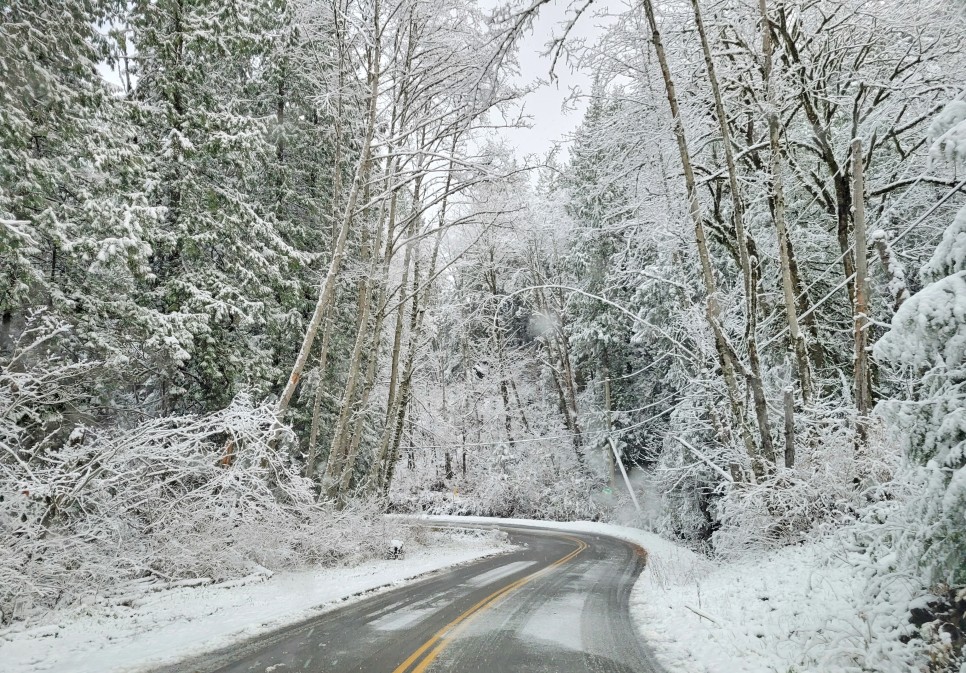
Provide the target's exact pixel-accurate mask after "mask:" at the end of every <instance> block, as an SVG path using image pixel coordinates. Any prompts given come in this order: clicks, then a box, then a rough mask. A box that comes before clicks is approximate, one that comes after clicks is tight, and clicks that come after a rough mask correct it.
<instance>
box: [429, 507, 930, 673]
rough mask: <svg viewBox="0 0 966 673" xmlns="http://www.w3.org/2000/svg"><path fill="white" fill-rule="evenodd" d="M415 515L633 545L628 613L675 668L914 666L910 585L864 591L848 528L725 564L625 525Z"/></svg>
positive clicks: (865, 581)
mask: <svg viewBox="0 0 966 673" xmlns="http://www.w3.org/2000/svg"><path fill="white" fill-rule="evenodd" d="M422 518H424V519H428V520H434V521H446V522H463V523H467V524H472V523H496V522H501V523H507V524H520V525H525V526H539V527H542V528H550V529H554V530H564V531H574V532H586V533H596V534H600V535H611V536H613V537H616V538H619V539H622V540H626V541H628V542H631V543H634V544H637V545H640V546H641V547H643V548H644V549H645V550H646V551H647V559H648V561H647V567H646V569H645V570H644V572H643V573H642V574H641V577H640V579H639V580H638V581H637V584H636V585H635V586H634V590H633V592H632V595H631V606H630V609H631V613H632V616H633V617H634V620H635V622H636V623H637V626H638V629H639V631H640V633H641V635H642V637H643V639H644V641H645V643H646V644H647V646H648V647H650V648H651V650H652V651H653V652H654V654H655V655H656V657H657V659H658V660H659V661H660V662H661V663H662V664H663V665H664V666H665V667H666V669H667V670H668V671H673V672H674V673H805V672H806V671H822V672H823V673H838V672H846V671H849V672H856V673H857V672H859V671H868V670H876V671H880V672H881V673H893V672H895V673H899V672H900V671H902V672H905V671H914V670H918V669H916V668H914V662H913V661H912V660H911V659H912V657H913V651H912V647H913V646H908V647H907V646H903V645H902V644H900V643H899V642H898V640H897V639H896V637H895V636H896V633H897V631H899V630H900V629H901V628H902V626H903V624H907V622H908V608H909V606H910V605H912V604H913V603H912V601H913V599H914V595H915V593H916V591H915V587H914V586H912V585H911V584H910V585H906V584H904V583H903V582H901V581H899V580H895V581H890V582H889V583H888V584H887V585H885V586H882V587H880V588H879V590H878V594H877V595H876V596H874V597H873V596H871V592H870V589H869V587H870V575H869V573H870V572H871V569H870V567H869V564H868V563H862V562H861V561H860V560H859V559H857V558H853V557H852V555H853V553H852V552H849V551H847V548H846V547H847V546H846V545H845V544H843V540H844V539H846V537H847V536H843V537H838V538H823V539H822V540H820V541H817V542H812V543H809V544H807V545H801V546H796V547H786V548H783V549H780V550H777V551H773V552H769V553H763V554H760V555H755V556H751V555H749V556H747V557H745V558H743V559H741V560H737V561H730V562H727V563H726V562H719V561H712V560H710V559H708V558H706V557H703V556H700V555H698V554H695V553H694V552H692V551H690V550H688V549H686V548H684V547H682V546H680V545H677V544H675V543H673V542H670V541H668V540H666V539H664V538H662V537H660V536H658V535H655V534H653V533H648V532H645V531H641V530H637V529H634V528H628V527H624V526H614V525H608V524H600V523H591V522H572V523H556V522H547V521H533V520H526V519H489V518H484V517H442V516H440V517H422Z"/></svg>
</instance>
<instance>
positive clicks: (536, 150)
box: [481, 0, 613, 156]
mask: <svg viewBox="0 0 966 673" xmlns="http://www.w3.org/2000/svg"><path fill="white" fill-rule="evenodd" d="M481 4H482V5H483V6H484V7H490V6H492V7H495V6H497V5H499V4H502V2H501V1H500V0H482V2H481ZM568 4H569V2H568V0H555V2H551V3H548V4H547V5H544V6H543V7H542V8H541V10H540V14H539V16H538V18H537V20H536V22H535V23H534V26H533V30H532V32H529V33H528V34H527V35H526V36H525V37H524V39H523V40H522V42H521V45H520V53H519V60H520V71H521V72H520V82H521V83H525V82H533V81H535V80H537V79H542V80H545V81H546V80H548V79H549V73H550V64H551V59H550V57H549V56H541V53H542V52H544V51H546V49H547V46H546V45H547V42H549V41H550V40H551V39H552V38H553V36H554V35H555V34H560V33H561V32H562V28H561V26H560V24H561V22H563V21H566V20H567V19H568V18H569V16H570V15H569V14H568V13H567V11H566V9H567V6H568ZM611 4H613V2H606V1H604V0H599V1H598V2H597V3H595V4H594V5H593V6H592V7H591V9H590V10H588V11H587V12H585V13H584V15H583V16H581V18H580V20H579V21H578V23H577V25H576V26H575V28H574V30H573V31H572V32H571V33H570V38H571V39H580V38H584V39H587V40H592V39H594V38H595V37H597V36H599V35H600V34H601V33H602V32H603V28H602V27H603V26H605V25H606V24H607V23H608V18H607V17H605V16H598V15H597V14H598V13H602V12H603V11H604V10H605V9H606V8H607V7H608V5H611ZM555 74H556V76H557V79H556V80H555V81H554V82H552V83H544V84H542V85H541V86H539V87H538V88H537V90H536V91H534V92H533V93H531V94H529V95H528V96H527V97H526V98H525V99H524V105H525V111H526V113H527V114H529V115H530V116H531V117H532V119H531V124H532V128H530V129H512V130H506V131H505V132H504V134H503V135H504V137H506V139H507V141H508V142H509V143H510V144H512V145H514V146H515V147H516V148H517V152H518V154H519V155H520V156H524V155H527V154H539V155H543V154H546V153H547V152H548V151H549V150H550V149H551V148H552V147H553V144H554V142H555V141H561V140H563V139H564V138H565V136H566V135H567V134H568V133H570V132H572V131H573V130H574V129H575V128H576V127H577V125H578V124H580V121H581V119H582V117H583V111H584V109H585V108H586V106H587V101H586V100H585V99H578V100H577V101H575V105H574V107H575V108H576V109H573V110H569V111H566V112H565V111H563V110H562V106H563V105H564V103H565V102H567V100H568V98H569V97H570V94H571V89H572V88H573V87H578V88H580V89H581V90H582V91H583V92H584V93H585V94H586V93H589V91H590V85H591V77H590V76H589V75H588V74H587V73H586V72H580V71H575V70H574V69H573V68H572V67H571V65H570V64H568V63H566V62H564V61H563V60H561V61H559V62H558V63H557V69H556V72H555ZM572 102H573V101H572ZM564 151H566V146H564Z"/></svg>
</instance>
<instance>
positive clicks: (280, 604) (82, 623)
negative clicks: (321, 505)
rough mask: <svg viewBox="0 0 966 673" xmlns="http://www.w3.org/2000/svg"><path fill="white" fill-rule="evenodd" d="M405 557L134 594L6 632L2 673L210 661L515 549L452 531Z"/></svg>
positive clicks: (102, 671) (82, 672) (133, 670)
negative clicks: (349, 604) (375, 595)
mask: <svg viewBox="0 0 966 673" xmlns="http://www.w3.org/2000/svg"><path fill="white" fill-rule="evenodd" d="M440 539H441V540H447V541H446V542H443V543H441V544H437V543H434V544H431V545H427V546H425V547H421V548H419V549H417V550H413V551H410V552H408V553H406V554H404V555H403V558H401V559H395V560H388V559H387V560H378V561H370V562H366V563H362V564H360V565H357V566H353V567H346V568H321V569H314V570H301V571H290V572H279V573H276V574H274V575H269V574H267V573H266V574H255V575H252V576H249V577H248V578H244V579H242V580H235V581H232V582H225V583H221V584H210V585H205V586H194V587H178V588H172V589H167V590H164V591H159V592H153V593H140V594H138V593H135V594H132V595H131V596H130V597H128V598H126V599H124V600H123V601H121V603H120V604H110V605H100V604H96V603H95V604H91V605H87V606H80V607H77V608H73V609H71V610H64V611H60V612H59V613H57V614H52V615H48V617H47V618H46V619H45V620H43V623H42V624H41V625H37V624H34V625H32V626H31V625H25V624H16V625H14V626H12V627H9V628H7V629H4V630H3V631H0V658H2V659H3V662H4V665H3V670H4V673H40V672H42V671H56V672H57V673H110V672H116V673H121V672H123V673H138V672H142V671H153V670H157V669H159V668H162V667H165V666H172V665H175V664H177V663H179V662H183V661H185V660H189V659H192V658H194V657H199V656H203V655H206V654H208V653H211V652H214V651H218V650H219V649H223V648H227V647H230V646H234V645H236V644H238V643H243V642H246V641H249V640H251V639H253V638H256V637H260V636H264V635H266V634H269V633H272V632H275V631H278V630H280V629H284V628H286V627H289V626H291V625H293V624H297V623H300V622H302V621H304V620H306V619H310V618H312V617H316V616H318V615H320V614H322V613H324V612H326V611H328V610H330V609H332V608H334V607H337V606H341V605H344V604H345V603H346V602H348V601H352V600H360V599H362V598H364V597H366V596H368V595H371V594H372V593H373V592H375V591H380V590H390V589H393V588H397V587H399V586H402V585H404V584H408V583H411V582H416V581H418V580H420V579H423V578H425V577H427V576H428V575H430V574H431V573H434V572H437V571H441V570H445V569H448V568H452V567H454V566H457V565H462V564H466V563H472V562H475V561H477V560H479V559H482V558H486V557H489V556H493V555H497V554H503V553H507V552H509V551H511V550H512V549H513V547H512V546H510V545H508V544H506V543H505V542H502V541H501V540H500V539H499V538H498V537H496V536H479V535H455V536H454V535H453V534H452V533H447V534H446V536H445V537H444V538H440Z"/></svg>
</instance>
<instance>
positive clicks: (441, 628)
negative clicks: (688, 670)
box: [172, 525, 661, 673]
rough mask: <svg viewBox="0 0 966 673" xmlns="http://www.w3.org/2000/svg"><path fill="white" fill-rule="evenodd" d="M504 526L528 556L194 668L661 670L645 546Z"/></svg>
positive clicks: (283, 672)
mask: <svg viewBox="0 0 966 673" xmlns="http://www.w3.org/2000/svg"><path fill="white" fill-rule="evenodd" d="M501 529H503V530H506V531H508V532H509V533H510V537H511V542H513V543H514V544H516V545H518V546H519V547H520V549H518V550H517V551H515V552H513V553H511V554H508V555H504V556H501V557H498V558H490V559H485V560H482V561H479V562H477V563H473V564H468V565H464V566H462V567H459V568H456V569H453V570H451V571H449V572H446V573H442V574H437V575H435V576H433V577H431V578H429V579H427V580H424V581H421V582H418V583H416V584H412V585H408V586H406V587H403V588H401V589H398V590H395V591H392V592H388V593H383V594H379V595H377V596H373V597H371V598H368V599H366V600H363V601H360V602H356V603H353V604H351V605H347V606H345V607H344V608H340V609H338V610H335V611H333V612H330V613H328V614H326V615H324V616H322V617H320V618H318V619H313V620H310V621H308V622H305V623H303V624H301V625H299V626H297V627H294V628H291V629H287V630H284V631H282V632H280V633H276V634H274V635H272V636H270V637H267V638H265V639H263V640H260V641H259V642H258V643H255V644H252V645H251V646H250V647H247V648H245V649H242V650H238V649H236V650H233V651H231V652H226V653H222V654H221V655H219V656H216V657H210V658H208V659H206V660H203V661H195V662H192V664H191V666H190V670H191V671H217V672H218V673H243V672H244V673H267V672H269V671H272V672H275V673H287V672H290V671H305V672H309V671H311V672H315V671H326V672H332V673H335V672H339V671H367V672H371V673H375V672H377V671H384V672H385V673H423V672H426V671H431V672H432V671H463V672H468V671H481V672H482V671H487V672H489V671H510V670H512V671H528V672H530V671H532V672H537V671H540V672H547V673H549V672H551V671H552V672H554V673H556V672H558V671H595V672H599V673H631V672H632V671H634V672H637V673H652V672H653V673H656V672H657V671H660V670H661V669H660V667H659V666H658V665H657V664H656V663H655V662H654V659H653V657H652V656H651V655H650V653H649V652H648V651H647V650H646V649H645V647H644V646H643V644H642V643H641V641H640V638H639V637H638V634H637V631H636V629H635V627H634V624H633V622H632V620H631V616H630V613H629V611H628V602H629V597H630V593H631V590H632V588H633V586H634V582H635V580H636V579H637V577H638V575H639V574H640V572H641V570H642V568H643V566H644V554H643V552H642V550H641V549H640V547H638V546H636V545H633V544H630V543H628V542H625V541H623V540H620V539H616V538H613V537H610V536H607V535H601V534H599V533H598V534H591V533H577V532H562V531H551V530H537V529H532V528H518V527H508V526H504V525H501ZM172 670H177V671H181V670H189V669H187V668H182V667H178V668H175V669H172Z"/></svg>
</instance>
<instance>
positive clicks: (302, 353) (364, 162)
mask: <svg viewBox="0 0 966 673" xmlns="http://www.w3.org/2000/svg"><path fill="white" fill-rule="evenodd" d="M373 12H374V14H373V27H374V38H373V43H372V46H371V48H370V52H369V109H368V111H367V119H366V126H365V131H364V135H363V138H362V139H361V142H360V146H361V148H362V149H361V153H360V157H359V163H358V164H357V166H356V172H355V176H354V177H353V180H352V187H351V189H350V191H349V198H348V200H347V202H346V204H345V209H344V211H343V213H342V221H341V225H340V227H339V230H338V231H339V235H338V237H337V238H336V241H335V246H334V249H333V251H332V259H331V261H330V262H329V269H328V271H327V273H326V275H325V280H324V281H323V282H322V286H321V287H320V288H319V298H318V301H317V302H316V305H315V311H314V312H313V314H312V319H311V320H310V321H309V325H308V328H307V329H306V331H305V336H304V337H303V339H302V347H301V348H300V349H299V354H298V357H297V358H296V359H295V364H294V365H293V366H292V373H291V374H290V375H289V378H288V383H287V384H286V385H285V389H284V390H283V391H282V395H281V397H279V400H278V403H277V404H276V406H275V416H276V417H277V418H278V420H279V422H281V419H282V416H283V415H284V414H285V411H286V410H287V409H288V405H289V403H290V402H291V400H292V396H293V395H294V394H295V389H296V388H297V387H298V383H299V379H300V378H301V376H302V371H303V370H304V369H305V363H306V362H307V361H308V358H309V353H310V352H311V350H312V344H313V343H314V342H315V337H316V334H317V333H318V331H319V325H320V323H321V322H322V316H323V315H324V314H325V312H326V310H327V309H328V307H329V306H330V305H331V304H332V300H333V297H334V295H335V284H336V280H337V278H338V276H339V272H340V271H341V269H342V257H343V255H344V254H345V244H346V239H347V238H348V235H349V229H350V227H351V225H352V221H353V218H354V215H355V209H356V202H357V201H358V199H359V191H360V190H361V188H362V183H363V181H364V180H365V178H366V176H367V175H368V174H369V163H370V160H371V158H372V138H373V135H374V134H375V128H376V111H377V109H378V105H377V104H378V98H379V79H380V73H381V70H380V68H381V64H380V58H381V50H380V35H381V27H380V25H379V0H376V1H375V3H374V7H373Z"/></svg>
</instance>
